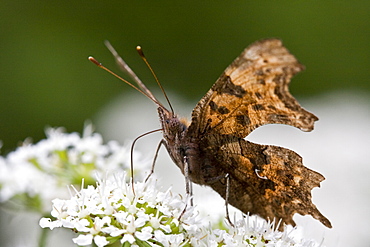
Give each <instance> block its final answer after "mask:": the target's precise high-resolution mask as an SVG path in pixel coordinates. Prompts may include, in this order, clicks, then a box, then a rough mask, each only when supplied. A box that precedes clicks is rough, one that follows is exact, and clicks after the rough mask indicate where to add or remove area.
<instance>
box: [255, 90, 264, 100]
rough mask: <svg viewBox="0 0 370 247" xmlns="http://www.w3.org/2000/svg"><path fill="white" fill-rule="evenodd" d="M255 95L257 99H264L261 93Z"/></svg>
mask: <svg viewBox="0 0 370 247" xmlns="http://www.w3.org/2000/svg"><path fill="white" fill-rule="evenodd" d="M254 95H256V97H257V99H262V98H263V96H262V95H261V94H260V93H259V92H255V93H254Z"/></svg>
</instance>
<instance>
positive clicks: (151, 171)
mask: <svg viewBox="0 0 370 247" xmlns="http://www.w3.org/2000/svg"><path fill="white" fill-rule="evenodd" d="M162 145H163V146H165V147H166V141H165V140H164V139H162V140H161V141H160V142H159V143H158V146H157V149H156V150H155V154H154V157H153V163H152V168H151V169H150V172H149V174H148V176H147V177H146V179H145V182H146V181H148V179H149V178H150V176H152V174H153V173H154V167H155V163H156V161H157V158H158V153H159V150H160V149H161V146H162ZM166 148H167V147H166Z"/></svg>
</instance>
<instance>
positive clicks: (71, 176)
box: [0, 125, 149, 214]
mask: <svg viewBox="0 0 370 247" xmlns="http://www.w3.org/2000/svg"><path fill="white" fill-rule="evenodd" d="M46 136H47V138H46V139H44V140H41V141H40V142H38V143H36V144H30V143H25V144H23V145H22V146H21V147H19V148H17V149H16V150H15V151H14V152H11V153H10V154H9V155H8V156H7V157H0V203H4V202H7V201H12V202H16V203H15V205H18V206H23V208H24V209H26V210H28V211H37V212H39V213H41V214H45V212H48V211H50V201H51V200H52V199H54V198H57V197H58V198H68V197H69V192H68V189H67V187H68V186H70V185H74V186H75V187H79V186H80V184H81V181H82V179H83V180H84V183H85V184H86V185H90V184H96V179H95V178H96V176H104V174H105V173H106V171H107V170H109V171H111V172H113V171H118V172H122V171H123V170H127V171H128V170H129V168H130V155H129V148H127V147H125V146H120V145H119V144H118V143H117V142H114V141H110V142H108V144H103V138H102V137H101V135H100V134H97V133H93V132H92V127H91V125H88V126H86V127H85V130H84V134H83V135H82V136H80V135H79V134H78V133H65V132H64V130H63V129H62V128H57V129H53V128H49V129H47V130H46ZM134 157H135V158H136V160H135V177H137V178H138V179H140V178H141V177H143V176H144V171H146V170H148V167H149V166H148V162H144V161H142V160H140V159H141V157H140V154H139V153H135V155H134ZM140 165H141V167H140ZM143 166H145V168H144V167H143ZM141 171H142V172H141ZM13 205H14V204H13Z"/></svg>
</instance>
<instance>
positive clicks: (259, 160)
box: [209, 137, 331, 229]
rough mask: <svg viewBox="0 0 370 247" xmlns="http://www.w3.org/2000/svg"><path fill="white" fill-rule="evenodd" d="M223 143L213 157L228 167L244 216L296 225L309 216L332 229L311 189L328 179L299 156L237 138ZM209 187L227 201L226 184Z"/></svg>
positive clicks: (233, 195) (231, 197)
mask: <svg viewBox="0 0 370 247" xmlns="http://www.w3.org/2000/svg"><path fill="white" fill-rule="evenodd" d="M223 143H224V144H223V145H222V146H221V147H220V148H219V149H217V148H216V149H214V151H215V153H213V154H212V157H217V158H218V161H217V162H219V163H222V164H224V171H225V173H228V174H229V175H230V187H229V198H228V200H229V203H230V204H231V205H233V206H235V207H236V208H238V209H240V210H241V211H243V212H244V213H251V214H257V215H259V216H261V217H262V218H264V219H266V220H268V219H270V220H273V219H275V220H276V222H277V221H279V220H280V219H281V220H282V222H283V223H285V224H291V225H293V226H295V223H294V221H293V215H294V214H295V213H299V214H301V215H307V214H308V215H312V216H313V217H314V218H315V219H317V220H319V221H320V222H321V223H323V224H324V225H325V226H327V227H329V228H331V224H330V221H329V220H328V219H327V218H326V217H325V216H323V215H322V214H321V213H320V211H319V210H318V209H317V208H316V206H315V205H314V204H313V203H312V201H311V190H312V189H313V188H314V187H319V186H320V182H321V181H323V180H324V179H325V178H324V176H322V175H321V174H320V173H317V172H315V171H312V170H310V169H308V168H307V167H305V166H304V165H303V164H302V158H301V157H300V156H299V155H298V154H296V153H295V152H293V151H291V150H289V149H285V148H282V147H277V146H269V145H259V144H255V143H251V142H248V141H246V140H244V139H240V138H235V137H229V138H228V137H225V138H224V139H223ZM209 185H210V186H211V187H212V188H213V189H214V190H215V191H217V192H218V193H219V194H220V195H221V196H222V197H224V198H225V196H226V186H225V182H224V181H217V182H215V183H211V184H209ZM281 227H282V226H281ZM280 229H282V228H280Z"/></svg>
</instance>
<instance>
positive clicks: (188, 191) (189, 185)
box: [184, 156, 193, 206]
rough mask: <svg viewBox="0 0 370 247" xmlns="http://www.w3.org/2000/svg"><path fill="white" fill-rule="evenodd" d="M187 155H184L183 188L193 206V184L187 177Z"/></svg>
mask: <svg viewBox="0 0 370 247" xmlns="http://www.w3.org/2000/svg"><path fill="white" fill-rule="evenodd" d="M188 160H189V159H188V157H187V156H184V175H185V188H186V194H187V195H188V197H190V205H191V206H193V184H192V182H191V181H190V178H189V162H188Z"/></svg>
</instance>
